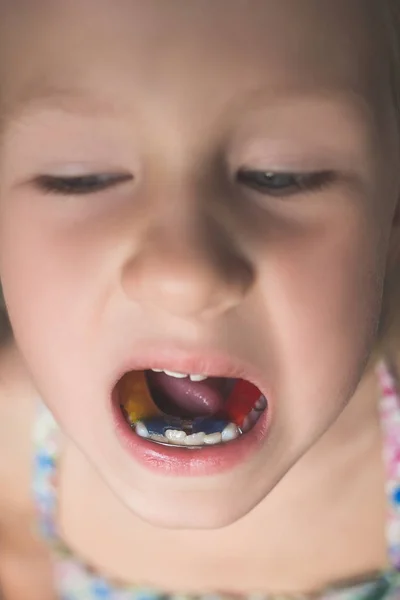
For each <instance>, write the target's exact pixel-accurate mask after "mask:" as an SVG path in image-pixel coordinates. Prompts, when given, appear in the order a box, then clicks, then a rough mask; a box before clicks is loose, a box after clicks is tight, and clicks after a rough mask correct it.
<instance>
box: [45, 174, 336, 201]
mask: <svg viewBox="0 0 400 600" xmlns="http://www.w3.org/2000/svg"><path fill="white" fill-rule="evenodd" d="M132 179H133V176H132V175H130V174H128V173H126V174H109V173H104V174H88V175H81V176H78V177H76V176H74V177H59V176H55V175H40V176H39V177H37V178H36V179H35V182H34V183H35V185H36V186H37V187H38V188H39V189H40V190H42V191H44V192H46V193H49V194H59V195H61V196H84V195H89V194H95V193H98V192H101V191H104V190H107V189H109V188H112V187H116V186H117V185H121V184H123V183H126V182H128V181H131V180H132ZM334 179H335V174H334V173H333V172H332V171H320V172H314V173H289V172H284V171H282V172H279V171H259V170H252V169H240V170H239V171H238V172H237V174H236V182H237V183H238V184H239V185H241V186H245V187H247V188H250V189H252V190H254V191H256V192H258V193H260V194H263V195H265V196H273V197H280V198H282V197H287V196H293V195H295V194H301V193H304V192H314V191H319V190H321V189H324V188H325V187H327V186H328V185H329V184H331V183H332V182H333V181H334Z"/></svg>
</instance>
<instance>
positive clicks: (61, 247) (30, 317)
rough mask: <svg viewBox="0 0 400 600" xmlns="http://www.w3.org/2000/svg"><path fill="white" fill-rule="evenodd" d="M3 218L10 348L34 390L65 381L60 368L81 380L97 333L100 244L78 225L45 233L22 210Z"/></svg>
mask: <svg viewBox="0 0 400 600" xmlns="http://www.w3.org/2000/svg"><path fill="white" fill-rule="evenodd" d="M32 212H33V211H32ZM3 217H4V218H3V219H2V220H1V231H0V270H1V277H2V282H3V286H4V295H5V298H6V302H7V305H8V308H9V313H10V319H11V323H12V325H13V329H14V332H15V337H16V339H17V342H18V344H19V346H20V348H21V350H22V352H23V354H24V355H25V358H26V360H27V362H28V364H29V366H30V367H31V370H32V371H33V374H34V376H35V379H37V380H38V384H39V385H40V383H41V380H44V382H45V384H46V385H47V380H48V381H49V385H53V383H52V381H54V382H55V381H56V380H57V379H60V380H61V381H65V380H66V378H67V374H66V371H67V370H68V371H70V372H71V373H74V375H77V377H75V380H77V379H81V377H80V375H79V374H80V371H81V370H82V366H83V364H85V363H86V365H87V367H88V368H89V369H90V364H91V363H93V365H94V363H95V360H96V359H97V360H98V356H96V352H97V348H98V344H96V339H98V337H97V338H95V332H97V336H99V335H102V333H104V332H102V331H101V323H100V315H101V313H102V307H103V304H104V302H105V301H106V295H107V292H108V290H109V279H108V266H110V265H109V262H107V261H105V257H104V246H106V245H105V244H104V238H102V236H101V235H100V234H98V235H96V234H93V235H92V237H91V236H90V235H88V234H87V233H86V235H84V233H83V229H82V230H81V229H80V226H79V224H77V225H76V226H75V227H73V226H71V227H69V228H68V229H65V230H63V229H62V228H61V227H58V228H54V227H51V226H49V225H47V224H46V222H45V220H44V219H42V218H38V217H37V216H35V215H34V214H32V215H29V212H28V215H27V214H26V213H24V214H23V215H20V214H18V211H14V212H12V211H8V210H6V211H4V210H3ZM17 231H18V235H16V232H17ZM89 231H91V229H90V228H89ZM86 232H87V229H86ZM101 239H103V245H101ZM71 379H72V378H71Z"/></svg>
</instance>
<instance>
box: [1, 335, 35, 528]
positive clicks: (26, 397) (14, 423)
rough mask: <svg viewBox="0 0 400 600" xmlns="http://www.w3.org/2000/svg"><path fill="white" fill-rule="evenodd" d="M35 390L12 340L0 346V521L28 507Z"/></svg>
mask: <svg viewBox="0 0 400 600" xmlns="http://www.w3.org/2000/svg"><path fill="white" fill-rule="evenodd" d="M36 403H37V394H36V392H35V389H34V386H33V384H32V382H31V379H30V377H29V375H28V372H27V370H26V368H25V366H24V363H23V360H22V358H21V356H20V354H19V352H18V350H17V348H16V347H15V345H14V343H13V342H9V343H8V344H7V345H5V346H3V347H1V348H0V525H1V520H2V515H3V518H4V515H7V514H8V515H9V516H10V511H12V512H13V513H21V512H22V511H24V512H25V511H28V510H29V507H30V487H31V478H32V471H31V465H32V458H33V443H32V430H33V425H34V420H35V413H36V409H37V407H36Z"/></svg>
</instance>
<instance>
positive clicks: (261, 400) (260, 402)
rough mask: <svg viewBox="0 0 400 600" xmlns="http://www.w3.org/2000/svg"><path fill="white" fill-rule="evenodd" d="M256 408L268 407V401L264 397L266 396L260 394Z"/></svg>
mask: <svg viewBox="0 0 400 600" xmlns="http://www.w3.org/2000/svg"><path fill="white" fill-rule="evenodd" d="M255 408H256V409H257V410H265V409H266V408H267V401H266V399H265V398H264V396H260V398H259V399H258V400H257V402H256V404H255Z"/></svg>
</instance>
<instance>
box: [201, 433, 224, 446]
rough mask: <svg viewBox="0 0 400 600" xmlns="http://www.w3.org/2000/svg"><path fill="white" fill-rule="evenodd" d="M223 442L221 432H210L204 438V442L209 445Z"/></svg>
mask: <svg viewBox="0 0 400 600" xmlns="http://www.w3.org/2000/svg"><path fill="white" fill-rule="evenodd" d="M221 442H222V434H221V433H210V434H209V435H206V437H205V438H204V443H205V444H207V445H208V446H214V444H220V443H221Z"/></svg>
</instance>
